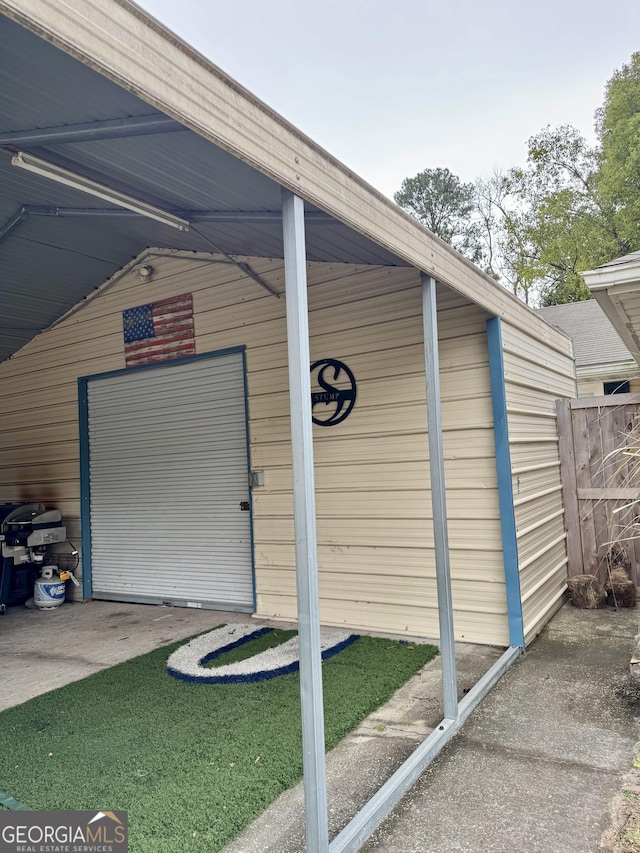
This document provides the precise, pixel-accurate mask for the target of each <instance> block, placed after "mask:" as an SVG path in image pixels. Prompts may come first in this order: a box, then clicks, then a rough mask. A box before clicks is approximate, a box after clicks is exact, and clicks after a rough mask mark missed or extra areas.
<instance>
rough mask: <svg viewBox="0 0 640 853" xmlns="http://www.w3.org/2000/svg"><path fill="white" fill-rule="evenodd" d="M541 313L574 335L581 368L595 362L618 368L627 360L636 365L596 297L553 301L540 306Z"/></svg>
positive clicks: (629, 363) (573, 338)
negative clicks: (560, 301) (555, 303)
mask: <svg viewBox="0 0 640 853" xmlns="http://www.w3.org/2000/svg"><path fill="white" fill-rule="evenodd" d="M538 313H539V314H540V315H541V316H542V317H544V319H545V320H547V321H548V322H549V323H551V324H552V325H554V326H556V327H557V328H559V329H561V330H562V331H563V332H566V333H567V334H568V335H569V336H570V337H571V338H572V340H573V351H574V355H575V360H576V370H577V371H578V372H580V371H581V370H584V369H587V368H593V367H596V366H597V367H598V368H604V367H605V366H606V365H609V364H610V365H611V366H612V367H615V368H617V369H620V367H623V366H624V365H625V363H628V365H629V367H630V368H635V367H637V365H636V363H635V361H634V359H633V356H632V355H631V353H630V352H629V350H628V349H627V348H626V346H625V345H624V344H623V342H622V340H621V339H620V337H619V335H618V333H617V332H616V330H615V329H614V328H613V326H612V325H611V323H610V321H609V320H608V318H607V316H606V314H605V313H604V311H603V310H602V308H601V307H600V305H599V304H598V303H597V302H596V300H595V299H589V300H586V301H585V302H569V303H567V304H566V305H550V306H548V307H547V308H539V309H538Z"/></svg>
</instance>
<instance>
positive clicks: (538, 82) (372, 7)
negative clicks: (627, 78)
mask: <svg viewBox="0 0 640 853" xmlns="http://www.w3.org/2000/svg"><path fill="white" fill-rule="evenodd" d="M138 2H139V3H140V5H142V6H143V7H144V8H145V9H146V10H147V11H148V12H150V13H151V14H152V15H153V16H155V17H156V18H158V19H159V20H160V21H162V23H163V24H165V25H166V26H168V27H169V29H171V30H173V31H174V32H176V33H177V34H178V35H180V36H181V37H182V38H184V39H185V40H186V41H188V42H189V43H190V44H191V45H193V46H194V47H195V48H197V49H198V50H199V51H200V52H201V53H204V54H205V55H206V56H207V57H208V58H209V59H210V60H212V61H213V62H214V63H215V64H216V65H218V66H219V67H220V68H222V69H223V70H224V71H225V72H226V73H228V74H230V75H231V76H232V77H234V78H235V79H236V80H238V82H240V83H242V84H243V85H244V86H246V87H247V88H248V89H250V90H251V91H252V92H253V93H254V94H256V95H257V96H258V97H259V98H261V99H262V100H263V101H265V102H266V103H267V104H269V106H271V107H272V108H273V109H275V110H277V111H278V112H279V113H281V114H282V115H283V116H284V117H285V118H286V119H288V120H289V121H290V122H291V123H292V124H294V125H296V126H297V127H298V128H299V129H300V130H302V131H304V132H305V133H306V134H308V135H309V136H311V137H312V138H313V139H314V140H315V141H316V142H317V143H319V144H320V145H322V146H323V147H324V148H326V149H327V150H328V151H330V152H331V154H333V155H334V156H336V157H338V158H339V159H340V160H342V161H343V162H344V163H345V164H346V165H347V166H349V167H350V168H352V169H353V170H354V171H355V172H357V173H358V174H360V175H361V176H362V177H363V178H365V179H366V180H367V181H369V183H371V184H373V185H374V186H375V187H377V188H378V189H379V190H381V191H382V192H384V193H386V194H387V195H389V196H392V195H393V193H394V192H395V191H396V190H397V189H399V187H400V184H401V182H402V179H403V178H404V177H408V176H412V175H415V174H416V173H417V172H419V171H421V170H422V169H425V168H434V167H436V166H442V167H444V166H446V167H448V168H449V169H451V171H452V172H455V173H456V174H457V175H459V176H460V177H461V178H462V179H464V180H473V179H474V178H476V177H480V176H482V175H488V174H489V173H490V172H491V171H492V170H493V169H494V168H503V169H505V168H508V167H509V166H512V165H517V164H521V163H523V162H524V159H525V156H526V141H527V139H528V138H529V137H530V136H531V135H532V134H534V133H536V132H537V131H538V130H540V129H541V128H543V127H544V126H545V125H547V124H551V125H557V124H566V123H569V124H573V125H575V126H576V127H578V128H579V130H580V131H581V132H582V133H583V134H584V135H586V136H587V138H588V139H589V140H590V141H593V139H594V137H593V113H594V111H595V109H596V107H598V106H599V105H600V104H601V102H602V97H603V92H604V86H605V83H606V81H607V80H608V79H609V78H610V76H611V74H612V73H613V71H614V69H616V68H619V67H620V66H621V65H622V64H623V63H626V62H628V61H629V59H630V57H631V54H632V53H633V52H634V51H637V50H640V0H608V2H604V0H537V2H531V0H448V2H447V0H422V2H418V0H317V2H315V3H309V2H306V3H305V2H304V0H270V2H269V0H235V2H234V3H230V2H221V0H138Z"/></svg>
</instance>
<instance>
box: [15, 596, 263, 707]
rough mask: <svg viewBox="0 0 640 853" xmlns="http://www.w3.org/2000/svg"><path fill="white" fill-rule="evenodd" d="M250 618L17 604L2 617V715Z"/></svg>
mask: <svg viewBox="0 0 640 853" xmlns="http://www.w3.org/2000/svg"><path fill="white" fill-rule="evenodd" d="M250 620H251V617H250V616H249V615H248V614H246V613H228V612H222V611H216V610H201V609H198V608H183V607H163V606H155V605H149V604H126V603H121V602H114V601H90V602H85V603H73V604H72V603H70V602H67V603H65V604H63V605H61V606H60V607H58V608H56V609H55V610H36V609H29V608H27V607H11V608H9V609H8V611H7V613H6V614H5V615H4V616H0V660H1V661H2V674H1V678H0V711H1V710H4V709H5V708H10V707H12V706H13V705H20V704H21V703H22V702H26V701H27V699H32V698H33V697H34V696H39V695H40V694H41V693H46V692H47V691H49V690H54V689H55V688H56V687H62V685H63V684H68V683H70V682H71V681H78V680H79V679H81V678H85V677H86V676H87V675H90V674H91V673H93V672H98V670H101V669H106V668H107V667H110V666H113V665H114V664H116V663H120V662H121V661H124V660H129V659H130V658H133V657H136V656H137V655H142V654H145V652H150V651H152V650H153V649H156V648H158V647H159V646H164V645H167V644H168V643H172V642H175V641H176V640H181V639H183V638H184V637H189V636H191V635H192V634H198V633H201V632H203V631H210V630H212V629H213V628H215V627H216V625H221V624H222V623H229V622H242V621H244V622H246V621H250Z"/></svg>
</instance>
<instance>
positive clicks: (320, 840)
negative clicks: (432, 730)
mask: <svg viewBox="0 0 640 853" xmlns="http://www.w3.org/2000/svg"><path fill="white" fill-rule="evenodd" d="M282 227H283V237H284V271H285V291H286V305H287V345H288V353H289V396H290V411H291V445H292V460H293V512H294V528H295V553H296V583H297V592H298V636H299V642H300V694H301V704H302V749H303V759H304V801H305V821H306V838H307V853H326V851H328V849H329V827H328V818H327V783H326V767H325V754H324V709H323V703H322V652H321V648H320V604H319V592H318V555H317V546H316V511H315V491H314V473H313V435H312V421H311V376H310V364H311V362H310V357H309V318H308V312H307V269H306V252H305V236H304V202H303V201H302V199H301V198H299V197H298V196H296V195H294V194H293V193H291V192H289V191H288V190H283V191H282Z"/></svg>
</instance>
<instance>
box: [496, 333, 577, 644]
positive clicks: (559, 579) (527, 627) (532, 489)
mask: <svg viewBox="0 0 640 853" xmlns="http://www.w3.org/2000/svg"><path fill="white" fill-rule="evenodd" d="M502 337H503V350H504V364H505V391H506V399H507V418H508V428H509V446H510V454H511V466H512V478H513V479H512V483H513V502H514V510H515V519H516V538H517V546H518V562H519V573H520V589H521V597H522V609H523V619H524V632H525V641H526V642H527V643H528V642H530V641H531V640H532V639H533V638H534V637H535V636H536V634H537V633H539V631H540V630H541V628H542V627H543V626H544V624H545V623H546V622H547V621H548V619H549V618H550V616H551V615H552V614H553V613H554V612H555V610H556V609H557V608H558V607H559V606H560V605H561V604H562V603H563V601H564V598H565V592H566V580H567V551H566V532H565V524H564V507H563V501H562V486H561V482H560V460H559V453H558V435H557V428H556V414H555V400H556V399H557V398H559V397H572V396H574V394H575V377H574V368H573V359H572V356H571V352H570V349H569V348H568V347H567V346H566V338H562V339H559V342H558V346H557V347H551V346H549V345H547V344H545V343H543V342H541V341H536V340H532V339H531V338H529V337H528V336H527V335H525V334H524V333H523V332H522V331H520V330H518V329H515V328H514V327H512V326H509V325H508V324H504V323H503V327H502Z"/></svg>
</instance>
